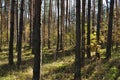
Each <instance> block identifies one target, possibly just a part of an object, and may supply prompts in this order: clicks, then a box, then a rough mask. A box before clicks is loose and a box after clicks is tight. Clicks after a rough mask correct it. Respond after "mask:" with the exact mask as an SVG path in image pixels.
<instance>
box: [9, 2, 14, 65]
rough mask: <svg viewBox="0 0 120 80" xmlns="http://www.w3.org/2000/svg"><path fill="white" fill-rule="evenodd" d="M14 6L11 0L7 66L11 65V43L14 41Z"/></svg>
mask: <svg viewBox="0 0 120 80" xmlns="http://www.w3.org/2000/svg"><path fill="white" fill-rule="evenodd" d="M14 6H15V0H11V12H10V13H11V14H10V41H9V65H13V41H14Z"/></svg>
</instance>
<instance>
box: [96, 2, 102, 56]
mask: <svg viewBox="0 0 120 80" xmlns="http://www.w3.org/2000/svg"><path fill="white" fill-rule="evenodd" d="M101 5H102V0H98V14H97V30H96V39H97V44H98V45H99V44H100V43H99V40H100V28H101V25H100V23H101V10H102V9H101ZM96 56H97V57H99V53H98V50H97V49H96Z"/></svg>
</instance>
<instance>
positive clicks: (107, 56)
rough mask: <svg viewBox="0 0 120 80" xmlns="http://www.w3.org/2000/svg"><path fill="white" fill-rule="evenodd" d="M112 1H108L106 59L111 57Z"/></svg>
mask: <svg viewBox="0 0 120 80" xmlns="http://www.w3.org/2000/svg"><path fill="white" fill-rule="evenodd" d="M113 10H114V0H110V13H109V22H108V35H107V48H106V59H109V58H110V57H111V46H112V27H113V16H114V15H113V14H114V12H113Z"/></svg>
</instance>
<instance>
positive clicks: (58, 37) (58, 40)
mask: <svg viewBox="0 0 120 80" xmlns="http://www.w3.org/2000/svg"><path fill="white" fill-rule="evenodd" d="M57 10H58V20H57V48H56V50H57V52H56V54H55V58H56V59H57V57H58V50H59V45H60V44H59V42H60V34H59V33H60V32H59V31H60V30H59V0H57Z"/></svg>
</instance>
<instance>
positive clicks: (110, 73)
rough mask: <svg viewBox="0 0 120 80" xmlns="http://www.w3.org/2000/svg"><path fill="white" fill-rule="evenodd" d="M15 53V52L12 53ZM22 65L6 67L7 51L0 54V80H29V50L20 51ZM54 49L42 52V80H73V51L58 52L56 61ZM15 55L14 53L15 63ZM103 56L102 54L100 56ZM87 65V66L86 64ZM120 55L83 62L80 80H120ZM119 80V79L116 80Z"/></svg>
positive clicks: (30, 74)
mask: <svg viewBox="0 0 120 80" xmlns="http://www.w3.org/2000/svg"><path fill="white" fill-rule="evenodd" d="M14 52H15V51H14ZM22 52H23V53H22V64H21V67H20V69H17V68H16V64H14V65H13V66H9V65H8V60H7V59H8V52H7V49H5V50H3V51H2V52H0V80H31V79H32V67H33V57H34V55H33V54H31V50H29V49H26V48H24V49H23V51H22ZM54 55H55V48H54V47H53V49H50V50H47V48H44V50H43V61H42V70H41V74H42V80H73V78H74V58H75V57H74V50H72V48H66V49H65V51H64V53H62V52H60V53H59V57H58V59H57V60H55V59H54ZM16 56H17V53H16V52H15V53H14V58H15V59H14V62H15V63H16ZM102 56H103V54H102ZM88 63H89V64H88ZM119 74H120V54H119V52H117V53H115V52H114V53H112V58H111V59H110V60H109V61H105V60H104V57H102V58H101V59H99V60H95V61H91V60H89V59H86V60H85V66H84V67H83V68H82V80H117V79H118V78H120V75H119ZM118 80H120V79H118Z"/></svg>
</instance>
